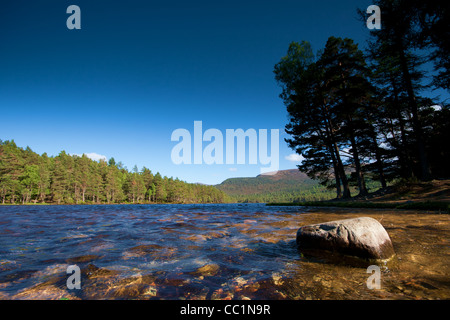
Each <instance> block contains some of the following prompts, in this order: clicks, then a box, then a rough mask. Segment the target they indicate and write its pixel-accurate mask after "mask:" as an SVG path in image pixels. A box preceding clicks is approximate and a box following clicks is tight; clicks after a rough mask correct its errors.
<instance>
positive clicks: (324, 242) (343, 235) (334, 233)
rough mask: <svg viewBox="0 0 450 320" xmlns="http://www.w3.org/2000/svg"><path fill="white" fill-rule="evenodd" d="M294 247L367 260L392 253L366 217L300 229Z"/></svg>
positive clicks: (375, 223)
mask: <svg viewBox="0 0 450 320" xmlns="http://www.w3.org/2000/svg"><path fill="white" fill-rule="evenodd" d="M297 245H298V247H299V248H300V249H308V250H311V249H312V250H316V249H319V250H328V251H333V252H338V253H341V254H344V255H348V256H355V257H358V258H362V259H368V260H388V259H390V258H392V257H393V256H394V254H395V252H394V248H393V246H392V242H391V239H390V238H389V235H388V233H387V232H386V230H385V229H384V227H383V226H382V225H381V224H380V223H379V222H378V221H377V220H375V219H373V218H369V217H361V218H354V219H346V220H338V221H331V222H326V223H319V224H313V225H307V226H303V227H301V228H300V229H299V230H298V231H297Z"/></svg>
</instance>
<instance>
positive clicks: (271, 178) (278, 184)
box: [215, 169, 334, 202]
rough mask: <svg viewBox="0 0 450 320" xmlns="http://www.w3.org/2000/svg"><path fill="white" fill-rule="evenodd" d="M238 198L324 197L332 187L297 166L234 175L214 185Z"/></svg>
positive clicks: (293, 199)
mask: <svg viewBox="0 0 450 320" xmlns="http://www.w3.org/2000/svg"><path fill="white" fill-rule="evenodd" d="M215 187H216V188H217V189H219V190H222V191H223V192H225V193H226V194H228V195H229V196H231V197H232V198H234V199H235V200H236V201H239V202H273V201H277V202H278V201H280V202H282V201H305V200H325V199H331V198H333V196H334V193H333V192H332V191H329V190H327V189H326V188H325V187H323V186H321V185H319V183H318V182H317V181H314V180H312V179H310V178H309V177H308V176H307V175H306V174H305V173H302V172H300V171H299V170H297V169H291V170H280V171H278V172H277V173H276V174H274V175H268V174H263V175H258V176H257V177H251V178H231V179H227V180H225V181H223V182H222V183H221V184H219V185H216V186H215Z"/></svg>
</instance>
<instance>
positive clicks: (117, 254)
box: [0, 204, 450, 299]
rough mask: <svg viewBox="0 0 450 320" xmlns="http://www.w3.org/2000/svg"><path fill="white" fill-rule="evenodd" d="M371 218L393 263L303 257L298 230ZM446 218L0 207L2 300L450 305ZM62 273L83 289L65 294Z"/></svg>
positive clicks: (284, 210) (256, 209)
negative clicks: (371, 266) (76, 271)
mask: <svg viewBox="0 0 450 320" xmlns="http://www.w3.org/2000/svg"><path fill="white" fill-rule="evenodd" d="M360 216H370V217H373V218H375V219H377V220H378V221H380V222H381V223H382V224H383V226H384V227H385V228H386V230H387V231H388V233H389V235H390V237H391V239H392V242H393V245H394V249H395V250H396V253H397V255H396V257H395V258H394V259H393V260H392V261H391V262H389V263H388V264H387V265H384V266H381V270H382V275H381V289H380V290H369V289H368V288H367V284H366V281H367V278H368V277H369V276H370V274H368V273H367V270H366V267H365V266H356V265H351V264H348V263H347V262H346V261H344V260H342V259H338V260H336V259H333V257H332V256H331V255H330V256H329V257H328V256H323V257H317V256H316V257H311V256H305V255H303V254H301V253H300V252H298V250H297V247H296V244H295V235H296V232H297V229H298V228H299V227H300V226H302V225H305V224H310V223H319V222H325V221H332V220H338V219H344V218H353V217H360ZM449 236H450V219H449V215H447V214H436V213H433V214H428V213H423V212H414V211H388V210H367V209H334V208H302V207H269V206H265V205H264V204H225V205H223V204H220V205H219V204H214V205H99V206H95V205H90V206H0V299H449V298H450V270H449V268H450V267H449V265H450V263H449V262H450V246H449V245H450V237H449ZM69 265H77V266H79V267H80V269H81V289H80V290H69V289H67V285H66V283H67V279H68V277H69V276H70V275H69V274H67V272H66V271H67V267H68V266H69Z"/></svg>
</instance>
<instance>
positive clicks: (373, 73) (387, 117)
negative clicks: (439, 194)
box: [274, 0, 450, 198]
mask: <svg viewBox="0 0 450 320" xmlns="http://www.w3.org/2000/svg"><path fill="white" fill-rule="evenodd" d="M374 4H376V5H378V6H379V7H380V8H381V12H382V20H381V21H382V30H380V31H372V32H370V40H369V41H368V50H367V52H362V51H361V50H360V49H359V48H358V45H357V44H355V43H354V42H353V40H351V39H348V38H346V39H342V38H336V37H330V38H329V39H328V42H327V43H326V46H325V48H324V49H323V50H321V51H320V52H319V53H318V54H317V55H315V54H314V53H313V50H312V48H311V46H310V44H309V43H308V42H306V41H303V42H301V43H296V42H294V43H292V44H291V45H290V46H289V50H288V53H287V55H286V56H285V57H283V58H282V59H281V61H280V62H279V63H278V64H276V66H275V70H274V72H275V77H276V80H277V81H278V82H279V84H280V85H281V87H282V89H283V91H282V94H281V95H280V96H281V98H282V99H283V100H284V103H285V105H286V107H287V111H288V114H289V123H288V124H287V125H286V132H287V133H288V134H290V135H291V138H290V139H286V141H287V143H288V145H289V146H290V147H291V148H293V149H294V150H296V152H297V153H299V154H302V155H303V157H304V158H305V160H304V161H303V162H302V164H301V165H300V166H299V169H300V171H302V172H306V173H307V174H308V175H309V176H310V177H312V178H314V179H318V180H320V181H321V183H322V184H323V185H326V186H328V187H330V188H335V190H336V196H337V197H338V198H348V197H350V196H351V194H352V192H351V186H352V185H356V186H357V188H358V192H359V195H366V194H367V193H368V190H367V189H368V188H367V178H368V177H370V178H371V179H374V180H378V181H379V182H380V184H381V186H382V187H385V186H386V184H387V183H388V182H389V181H392V180H393V179H398V178H401V179H411V178H412V179H419V180H422V181H429V180H431V179H433V178H449V177H450V166H449V165H448V164H449V163H450V151H449V149H448V148H446V143H447V141H450V110H449V106H448V104H447V105H446V103H445V102H441V101H436V100H432V99H430V98H428V97H427V94H428V96H429V95H430V94H431V93H432V90H434V89H446V90H449V88H450V87H449V83H450V80H449V79H450V77H449V66H450V63H449V57H450V45H449V41H450V35H449V32H450V30H449V28H448V21H449V18H450V17H449V9H448V8H449V7H448V6H447V5H445V3H444V2H442V1H441V2H440V1H427V2H422V1H418V0H378V1H375V3H374ZM360 14H361V16H363V17H364V19H363V20H364V23H365V19H366V18H367V15H366V14H365V10H364V11H361V12H360ZM425 62H428V63H429V64H432V65H433V66H434V70H433V68H430V67H428V68H425V67H424V63H425Z"/></svg>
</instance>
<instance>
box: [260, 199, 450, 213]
mask: <svg viewBox="0 0 450 320" xmlns="http://www.w3.org/2000/svg"><path fill="white" fill-rule="evenodd" d="M266 205H268V206H300V207H338V208H361V209H364V208H367V209H401V210H430V211H440V212H441V213H450V203H448V202H443V201H420V202H405V203H389V202H370V201H366V202H360V201H304V202H291V203H277V202H273V203H267V204H266Z"/></svg>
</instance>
